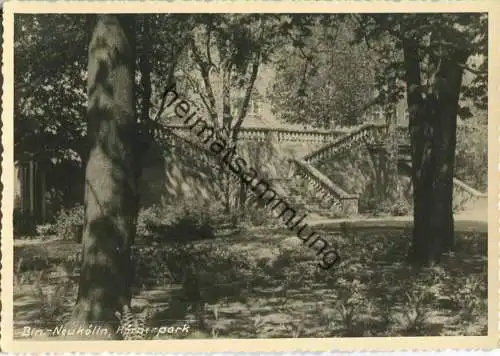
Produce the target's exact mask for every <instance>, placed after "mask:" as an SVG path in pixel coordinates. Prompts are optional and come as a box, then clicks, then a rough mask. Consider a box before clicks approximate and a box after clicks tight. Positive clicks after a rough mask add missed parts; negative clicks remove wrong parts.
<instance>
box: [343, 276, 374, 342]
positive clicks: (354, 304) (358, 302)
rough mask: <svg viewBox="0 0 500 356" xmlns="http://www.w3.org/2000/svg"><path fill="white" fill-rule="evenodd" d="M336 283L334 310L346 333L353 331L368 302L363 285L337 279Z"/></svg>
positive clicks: (356, 281) (357, 282) (353, 281)
mask: <svg viewBox="0 0 500 356" xmlns="http://www.w3.org/2000/svg"><path fill="white" fill-rule="evenodd" d="M337 283H338V288H339V292H338V301H337V304H336V309H337V311H338V313H339V315H340V322H341V323H342V326H343V328H344V330H345V331H346V332H347V333H352V332H354V331H355V327H356V322H358V321H359V320H358V319H359V317H360V316H361V315H362V314H363V312H364V311H365V310H366V308H367V305H368V300H367V299H366V296H365V291H364V290H363V287H364V286H363V285H362V284H361V283H360V281H359V280H357V279H353V280H346V279H344V278H339V279H338V280H337Z"/></svg>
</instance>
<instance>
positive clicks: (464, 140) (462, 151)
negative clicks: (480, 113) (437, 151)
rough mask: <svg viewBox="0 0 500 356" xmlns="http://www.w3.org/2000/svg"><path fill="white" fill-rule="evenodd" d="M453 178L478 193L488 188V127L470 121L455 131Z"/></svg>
mask: <svg viewBox="0 0 500 356" xmlns="http://www.w3.org/2000/svg"><path fill="white" fill-rule="evenodd" d="M455 176H456V177H457V178H458V179H460V180H462V181H464V182H465V183H467V184H468V185H470V186H472V187H473V188H475V189H478V190H480V191H485V190H486V188H487V187H488V125H487V123H484V122H483V123H482V122H481V120H477V119H474V120H471V121H470V122H469V123H468V125H467V126H466V127H459V129H458V130H457V148H456V151H455Z"/></svg>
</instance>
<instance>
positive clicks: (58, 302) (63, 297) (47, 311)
mask: <svg viewBox="0 0 500 356" xmlns="http://www.w3.org/2000/svg"><path fill="white" fill-rule="evenodd" d="M72 289H73V285H72V283H71V282H70V281H64V282H62V283H59V284H57V285H56V286H54V287H53V288H52V287H49V288H44V287H42V285H41V281H37V282H36V283H35V286H34V290H35V292H34V294H35V296H36V297H37V299H38V303H39V304H40V312H39V314H38V320H39V321H40V322H41V323H42V324H43V325H46V326H47V327H54V326H57V324H58V323H61V322H63V321H64V317H65V315H64V314H65V311H66V310H67V309H66V308H67V304H68V303H69V298H68V296H69V295H70V292H71V291H72Z"/></svg>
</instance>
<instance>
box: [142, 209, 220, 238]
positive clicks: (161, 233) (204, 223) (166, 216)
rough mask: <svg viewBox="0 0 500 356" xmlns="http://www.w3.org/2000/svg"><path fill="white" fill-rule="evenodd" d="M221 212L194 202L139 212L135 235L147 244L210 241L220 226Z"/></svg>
mask: <svg viewBox="0 0 500 356" xmlns="http://www.w3.org/2000/svg"><path fill="white" fill-rule="evenodd" d="M221 211H222V209H221V207H220V205H218V204H213V203H208V202H205V203H200V202H197V201H187V202H184V203H180V204H178V205H176V206H171V205H164V206H152V207H149V208H146V209H142V210H141V211H140V212H139V216H138V221H137V234H138V236H141V237H144V238H145V239H146V240H149V241H166V239H168V240H171V241H179V242H182V241H184V242H188V241H194V240H203V239H211V238H214V237H215V229H216V227H217V226H219V225H221V224H222V222H223V218H222V213H221Z"/></svg>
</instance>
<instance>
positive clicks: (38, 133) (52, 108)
mask: <svg viewBox="0 0 500 356" xmlns="http://www.w3.org/2000/svg"><path fill="white" fill-rule="evenodd" d="M86 25H87V17H86V16H81V15H79V16H74V15H65V14H36V15H19V16H16V21H15V24H14V27H15V28H14V38H15V39H14V47H15V51H14V52H15V54H14V62H15V71H14V76H15V80H14V95H15V96H16V98H18V99H17V100H16V104H15V107H14V120H15V125H14V139H15V142H16V145H15V152H14V154H15V160H16V161H17V160H23V159H26V158H27V157H31V156H35V157H37V158H38V159H39V160H41V161H47V162H52V164H57V163H59V162H61V161H76V162H81V160H82V156H81V154H82V149H83V148H84V147H83V144H84V143H83V137H84V136H85V133H86V123H85V120H84V110H85V109H84V104H85V100H86V95H85V93H84V90H85V87H86V86H85V82H84V80H85V70H84V68H85V65H86V60H87V43H86V42H87V38H86V37H87V33H86V31H82V29H84V28H86ZM38 156H41V157H38Z"/></svg>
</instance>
